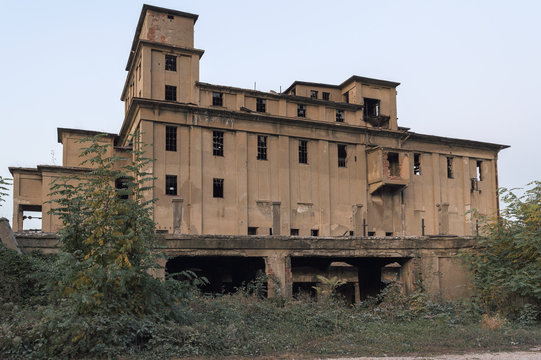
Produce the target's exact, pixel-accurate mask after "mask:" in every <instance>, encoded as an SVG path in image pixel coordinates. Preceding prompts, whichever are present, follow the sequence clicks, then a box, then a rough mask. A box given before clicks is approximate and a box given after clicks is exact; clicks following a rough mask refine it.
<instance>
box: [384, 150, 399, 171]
mask: <svg viewBox="0 0 541 360" xmlns="http://www.w3.org/2000/svg"><path fill="white" fill-rule="evenodd" d="M398 159H399V157H398V153H394V152H390V153H387V161H388V162H389V176H400V164H399V161H398Z"/></svg>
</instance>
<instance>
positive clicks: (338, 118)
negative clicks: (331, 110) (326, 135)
mask: <svg viewBox="0 0 541 360" xmlns="http://www.w3.org/2000/svg"><path fill="white" fill-rule="evenodd" d="M336 122H344V110H336Z"/></svg>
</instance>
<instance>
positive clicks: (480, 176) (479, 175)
mask: <svg viewBox="0 0 541 360" xmlns="http://www.w3.org/2000/svg"><path fill="white" fill-rule="evenodd" d="M475 166H476V171H477V174H476V178H477V180H478V181H483V161H482V160H477V161H476V162H475Z"/></svg>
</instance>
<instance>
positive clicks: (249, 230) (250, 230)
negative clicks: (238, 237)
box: [248, 226, 257, 235]
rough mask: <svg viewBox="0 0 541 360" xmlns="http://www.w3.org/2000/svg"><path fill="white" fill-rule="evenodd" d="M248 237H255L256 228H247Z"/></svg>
mask: <svg viewBox="0 0 541 360" xmlns="http://www.w3.org/2000/svg"><path fill="white" fill-rule="evenodd" d="M248 235H257V227H255V226H248Z"/></svg>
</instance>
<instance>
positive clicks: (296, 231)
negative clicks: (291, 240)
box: [289, 229, 299, 236]
mask: <svg viewBox="0 0 541 360" xmlns="http://www.w3.org/2000/svg"><path fill="white" fill-rule="evenodd" d="M289 235H291V236H299V229H289Z"/></svg>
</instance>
